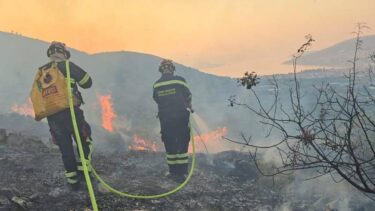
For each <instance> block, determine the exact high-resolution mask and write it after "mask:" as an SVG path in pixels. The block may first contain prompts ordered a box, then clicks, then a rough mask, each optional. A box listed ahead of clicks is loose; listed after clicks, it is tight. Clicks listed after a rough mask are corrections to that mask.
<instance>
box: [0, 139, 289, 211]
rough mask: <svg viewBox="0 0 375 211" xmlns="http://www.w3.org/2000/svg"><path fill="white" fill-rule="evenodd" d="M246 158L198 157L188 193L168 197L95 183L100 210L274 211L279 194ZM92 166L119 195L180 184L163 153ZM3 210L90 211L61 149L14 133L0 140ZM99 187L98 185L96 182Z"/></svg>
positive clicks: (122, 156)
mask: <svg viewBox="0 0 375 211" xmlns="http://www.w3.org/2000/svg"><path fill="white" fill-rule="evenodd" d="M247 159H248V157H247V155H246V154H244V153H238V152H223V153H220V154H216V155H212V156H208V155H204V154H198V155H197V169H196V171H195V172H194V175H193V178H192V179H191V182H190V183H189V184H188V185H187V186H186V188H185V189H184V190H182V191H180V192H178V193H176V194H174V195H171V196H169V197H166V198H161V199H154V200H137V199H129V198H123V197H119V196H116V195H114V194H112V193H106V192H105V191H104V189H103V188H102V187H100V185H99V184H95V193H96V198H97V203H98V206H99V209H100V210H275V209H277V207H278V206H279V205H281V204H282V201H283V200H282V197H281V196H280V194H278V193H276V192H274V191H272V190H268V189H265V188H262V187H260V186H259V185H257V183H256V181H257V173H256V171H255V170H254V168H253V167H252V166H251V164H250V163H249V162H247V161H246V160H247ZM93 165H94V166H95V168H96V169H97V171H98V172H100V174H101V176H102V177H103V178H104V179H105V180H106V181H107V182H109V183H110V184H111V185H113V186H114V187H116V188H117V189H119V190H122V191H127V192H130V193H135V194H157V193H162V192H165V191H167V190H170V189H172V188H174V187H175V186H177V185H178V184H177V183H175V182H173V181H171V180H169V179H167V178H165V176H164V174H165V173H166V172H167V165H166V162H165V156H164V153H162V152H146V151H124V152H116V153H111V154H106V153H94V157H93ZM0 169H1V170H0V210H1V211H2V210H55V211H58V210H90V207H91V203H90V199H89V196H88V194H87V191H86V187H84V186H82V188H81V191H78V192H73V191H71V190H70V189H69V188H68V187H67V184H66V182H65V179H64V176H63V175H64V168H63V166H62V161H61V155H60V152H59V151H58V149H56V148H55V147H53V146H52V145H49V144H48V143H47V144H45V143H43V142H42V141H40V140H38V138H32V137H25V136H22V135H17V134H13V135H10V136H9V137H7V139H6V140H3V141H0ZM95 183H97V182H95Z"/></svg>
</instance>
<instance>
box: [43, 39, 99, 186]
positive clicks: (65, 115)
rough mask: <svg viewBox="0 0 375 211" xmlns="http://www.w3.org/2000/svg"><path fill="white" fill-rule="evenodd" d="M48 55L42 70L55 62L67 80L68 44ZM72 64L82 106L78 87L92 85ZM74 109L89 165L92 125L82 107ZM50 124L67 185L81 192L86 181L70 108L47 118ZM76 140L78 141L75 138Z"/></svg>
mask: <svg viewBox="0 0 375 211" xmlns="http://www.w3.org/2000/svg"><path fill="white" fill-rule="evenodd" d="M47 56H48V57H49V58H50V62H49V63H47V64H45V65H44V66H42V67H40V69H45V68H49V67H50V66H51V65H52V64H53V63H56V64H57V67H58V69H59V70H60V71H61V72H62V74H63V75H64V76H65V77H66V67H65V61H66V60H68V59H69V58H70V52H69V51H68V50H67V49H66V47H65V44H64V43H60V42H52V44H51V45H50V46H49V48H48V50H47ZM69 65H70V66H69V67H70V72H71V85H72V91H73V94H74V95H75V96H76V97H77V99H80V102H81V103H83V99H82V96H81V93H80V92H79V90H78V87H77V84H78V85H79V86H80V87H81V88H84V89H87V88H90V87H91V85H92V80H91V77H90V76H89V75H88V74H87V73H86V72H85V71H84V70H83V69H81V68H80V67H79V66H77V65H76V64H74V63H73V62H69ZM74 109H75V113H76V119H77V125H78V128H79V132H80V136H81V140H82V146H83V151H84V155H85V159H86V160H87V163H89V162H90V160H91V150H92V143H91V140H92V139H91V128H90V125H89V124H88V123H87V122H86V121H85V118H84V115H83V111H82V110H81V109H80V107H79V105H78V106H75V108H74ZM47 121H48V125H49V127H50V132H51V135H52V140H53V142H54V143H55V144H57V145H58V146H59V149H60V151H61V154H62V160H63V163H64V167H65V177H66V179H67V182H68V184H69V185H70V186H71V188H72V189H73V190H78V189H79V187H80V180H82V179H83V178H84V177H83V167H82V164H81V162H76V158H75V155H74V149H73V141H72V137H74V129H73V124H72V119H71V116H70V110H69V108H68V109H65V110H63V111H60V112H58V113H55V114H52V115H50V116H48V117H47ZM74 139H75V141H76V138H75V137H74ZM77 151H78V146H77ZM78 155H79V153H78ZM89 166H90V165H89ZM89 170H90V169H89Z"/></svg>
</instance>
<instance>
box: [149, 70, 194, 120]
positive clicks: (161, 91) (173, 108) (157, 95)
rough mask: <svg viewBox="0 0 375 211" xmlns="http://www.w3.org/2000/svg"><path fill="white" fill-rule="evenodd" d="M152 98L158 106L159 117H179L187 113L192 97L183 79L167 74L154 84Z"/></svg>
mask: <svg viewBox="0 0 375 211" xmlns="http://www.w3.org/2000/svg"><path fill="white" fill-rule="evenodd" d="M153 98H154V100H155V101H156V103H157V104H158V110H159V117H179V116H183V115H186V112H188V111H187V110H186V109H187V108H188V107H189V106H190V105H191V100H192V95H191V92H190V90H189V87H188V84H187V83H186V80H185V79H184V78H183V77H181V76H175V75H173V74H169V73H167V74H163V75H162V76H161V78H160V79H159V80H157V81H156V82H155V84H154V92H153Z"/></svg>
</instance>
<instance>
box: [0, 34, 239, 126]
mask: <svg viewBox="0 0 375 211" xmlns="http://www.w3.org/2000/svg"><path fill="white" fill-rule="evenodd" d="M68 45H69V43H68ZM0 46H1V48H0V71H1V75H2V77H1V79H0V89H1V90H2V92H1V94H0V113H9V112H10V108H11V107H12V106H13V105H14V104H15V103H17V104H23V103H25V102H26V101H27V98H28V95H29V91H30V88H31V85H32V82H33V79H34V76H35V73H36V70H37V68H38V67H40V66H42V65H43V64H45V63H47V62H48V58H47V56H46V49H47V48H48V46H49V43H47V42H44V41H41V40H36V39H31V38H27V37H23V36H20V35H15V34H11V33H6V32H0ZM69 50H70V52H71V55H72V56H71V61H72V62H75V63H76V64H78V65H79V66H81V67H82V68H83V69H85V70H87V72H88V73H89V74H90V75H91V77H92V78H93V81H94V84H93V87H92V88H91V89H89V90H82V89H81V92H82V94H83V97H84V100H85V102H86V104H85V105H84V106H83V108H84V110H85V114H86V117H87V118H88V120H89V121H91V122H93V124H96V125H100V124H101V115H100V112H101V110H100V105H99V102H98V96H99V95H107V94H110V95H111V96H112V100H113V104H114V109H115V111H116V112H117V114H118V117H119V118H118V123H117V124H119V125H121V124H124V125H131V126H132V129H134V128H137V129H138V130H142V128H144V130H147V131H150V130H152V131H153V132H155V133H156V132H157V133H158V131H157V130H158V126H159V124H158V120H157V119H156V118H155V117H156V112H157V107H156V104H155V102H153V99H152V86H153V84H154V82H155V81H156V80H157V79H159V77H160V73H159V72H158V65H159V63H160V61H161V59H162V58H160V57H158V56H154V55H150V54H144V53H136V52H127V51H120V52H103V53H96V54H91V55H90V54H87V53H85V52H82V51H79V50H75V49H71V48H70V49H69ZM171 59H173V58H171ZM176 69H177V71H176V74H178V75H181V76H183V77H185V78H186V80H187V82H188V84H189V85H190V88H191V91H192V93H193V105H194V106H195V109H196V111H197V112H200V113H202V115H203V116H204V118H205V119H206V120H207V121H208V122H209V125H210V126H211V127H213V128H216V127H220V126H223V125H224V123H225V122H227V118H226V117H225V115H224V114H223V112H222V111H224V110H226V109H228V108H227V98H228V96H231V95H234V94H237V93H238V92H239V90H240V88H239V87H238V86H237V85H236V81H235V80H233V79H232V78H229V77H221V76H215V75H212V74H207V73H203V72H200V71H199V70H196V69H193V68H190V67H186V66H184V65H181V64H176ZM218 111H220V113H221V114H223V115H217V114H218V113H219V112H218ZM151 125H152V127H153V128H150V127H151Z"/></svg>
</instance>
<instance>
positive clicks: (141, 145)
mask: <svg viewBox="0 0 375 211" xmlns="http://www.w3.org/2000/svg"><path fill="white" fill-rule="evenodd" d="M128 148H129V149H130V150H136V151H153V152H156V151H157V146H156V144H155V143H154V142H152V143H151V141H147V140H146V139H144V138H142V137H140V136H139V135H137V134H135V135H134V136H133V143H132V145H130V146H129V147H128Z"/></svg>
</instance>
